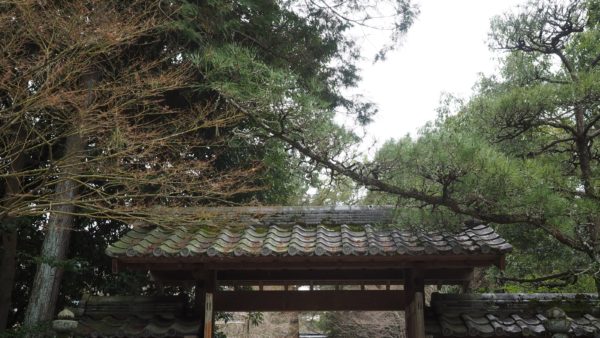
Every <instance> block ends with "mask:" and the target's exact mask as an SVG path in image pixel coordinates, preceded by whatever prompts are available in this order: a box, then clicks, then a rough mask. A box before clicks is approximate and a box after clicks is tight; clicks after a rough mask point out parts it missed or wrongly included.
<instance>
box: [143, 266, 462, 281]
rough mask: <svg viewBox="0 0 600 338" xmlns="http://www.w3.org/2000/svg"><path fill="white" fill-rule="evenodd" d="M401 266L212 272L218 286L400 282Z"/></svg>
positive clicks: (438, 273)
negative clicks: (391, 267)
mask: <svg viewBox="0 0 600 338" xmlns="http://www.w3.org/2000/svg"><path fill="white" fill-rule="evenodd" d="M472 272H473V269H472V268H434V269H425V270H423V274H424V278H425V283H426V284H431V285H436V284H456V285H462V284H463V283H465V282H466V281H469V280H470V279H471V278H472ZM207 273H208V272H207V271H206V270H179V271H171V270H152V271H151V274H152V277H153V279H154V280H156V281H160V282H163V283H169V282H173V283H177V282H181V281H198V280H204V279H205V278H207V276H206V275H207ZM404 275H405V274H404V270H403V269H331V270H325V269H307V270H299V269H293V270H290V269H280V270H270V269H261V270H221V271H216V279H217V283H218V284H220V285H258V283H261V282H267V283H269V285H276V284H280V285H283V284H290V285H306V284H311V283H313V284H321V285H333V284H348V285H357V284H358V285H361V284H388V283H390V284H404V279H405V277H404Z"/></svg>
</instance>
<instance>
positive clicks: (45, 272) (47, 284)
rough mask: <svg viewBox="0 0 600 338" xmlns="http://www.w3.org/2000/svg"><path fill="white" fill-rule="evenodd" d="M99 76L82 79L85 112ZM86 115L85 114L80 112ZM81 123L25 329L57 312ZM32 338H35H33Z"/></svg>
mask: <svg viewBox="0 0 600 338" xmlns="http://www.w3.org/2000/svg"><path fill="white" fill-rule="evenodd" d="M97 77H98V74H96V73H90V74H88V75H86V76H84V77H83V78H82V84H83V85H84V86H85V87H86V89H87V98H86V102H85V107H84V108H86V109H87V108H89V107H90V106H91V105H92V103H93V99H94V95H93V87H94V85H95V84H96V82H97V80H98V79H97ZM79 113H80V114H82V115H83V114H85V113H86V112H85V111H82V112H79ZM80 123H81V121H78V120H77V118H75V119H74V124H73V127H74V131H73V134H72V135H70V136H68V137H67V139H66V145H65V148H66V150H65V154H64V157H63V160H64V162H63V163H64V168H62V172H61V174H62V175H64V177H63V179H62V180H60V181H58V183H57V184H56V187H55V192H54V193H55V200H56V206H55V207H53V208H51V210H50V216H49V219H48V224H47V230H46V235H45V237H44V243H43V244H42V250H41V254H40V256H41V257H42V259H43V261H42V262H41V263H40V264H39V265H38V269H37V271H36V274H35V277H34V280H33V285H32V288H31V290H32V291H31V295H30V297H29V303H28V304H27V310H26V312H25V321H24V324H25V326H29V327H34V326H36V325H39V324H42V323H43V322H47V321H49V320H51V319H52V318H53V316H54V313H55V311H56V301H57V299H58V292H59V290H60V283H61V280H62V275H63V270H64V269H63V268H62V267H61V266H60V265H57V264H56V263H59V264H60V263H61V262H62V261H64V260H65V258H66V257H67V251H68V248H69V240H70V239H71V227H72V223H73V212H74V210H75V203H73V201H74V200H75V199H76V198H77V194H78V191H77V190H78V184H77V183H76V182H75V181H74V180H73V179H72V177H73V176H76V175H77V174H78V173H79V170H80V165H79V164H80V163H81V161H82V159H81V155H82V152H83V150H84V146H85V145H84V142H83V139H82V136H81V135H80V134H79V130H78V128H81V127H82V126H81V125H79V124H80ZM31 336H32V337H33V336H34V335H31Z"/></svg>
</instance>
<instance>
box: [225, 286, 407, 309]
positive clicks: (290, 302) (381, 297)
mask: <svg viewBox="0 0 600 338" xmlns="http://www.w3.org/2000/svg"><path fill="white" fill-rule="evenodd" d="M404 298H405V297H404V292H403V291H402V290H352V291H350V290H327V291H219V292H215V294H214V310H215V311H224V312H236V311H400V310H403V309H404V306H405V300H404Z"/></svg>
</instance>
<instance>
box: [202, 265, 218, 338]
mask: <svg viewBox="0 0 600 338" xmlns="http://www.w3.org/2000/svg"><path fill="white" fill-rule="evenodd" d="M216 283H217V281H216V273H215V272H214V271H209V272H208V274H207V277H206V280H205V281H204V338H213V337H214V336H215V314H214V312H213V309H214V306H213V295H214V292H215V287H216Z"/></svg>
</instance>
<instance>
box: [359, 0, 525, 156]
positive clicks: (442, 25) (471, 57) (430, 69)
mask: <svg viewBox="0 0 600 338" xmlns="http://www.w3.org/2000/svg"><path fill="white" fill-rule="evenodd" d="M523 2H524V1H523V0H416V3H417V4H419V6H420V9H421V14H420V15H419V17H418V18H417V20H416V22H415V23H414V25H413V26H412V27H411V28H410V30H409V31H408V34H407V35H406V36H405V38H404V40H403V44H402V46H401V47H400V48H398V50H397V51H395V52H393V53H391V54H389V55H388V58H387V59H386V61H384V62H379V63H376V64H374V65H373V64H372V62H371V61H365V62H364V63H363V64H362V69H363V70H362V78H363V80H362V82H361V84H360V87H359V92H360V93H362V94H363V95H365V96H367V97H368V98H370V99H371V100H372V101H374V102H375V103H377V105H378V106H379V113H378V114H377V115H376V116H375V118H374V122H373V123H371V125H370V126H369V127H368V128H367V137H366V138H365V143H366V144H371V143H372V142H373V140H376V141H377V144H378V145H381V144H382V143H383V142H385V141H386V140H387V139H390V138H398V137H402V136H404V135H406V134H407V133H410V134H411V135H412V136H415V135H416V133H417V131H418V129H419V128H420V127H421V126H423V124H425V123H426V122H427V121H429V120H432V119H434V118H435V116H436V112H435V109H436V107H437V106H438V103H439V99H440V94H441V93H443V92H448V93H452V94H455V95H458V96H461V97H465V98H466V97H469V95H470V93H471V87H472V86H473V85H474V84H475V82H476V80H477V78H478V73H485V74H490V73H492V72H493V71H494V70H495V68H496V66H495V62H494V57H496V56H497V54H495V53H494V52H492V51H490V50H489V49H488V44H487V34H488V32H489V26H490V24H489V23H490V19H491V18H492V17H493V16H495V15H499V14H502V13H504V12H505V11H507V10H510V9H514V8H515V7H516V6H517V4H519V3H523ZM376 40H377V36H375V37H373V36H371V37H370V38H367V39H366V40H364V41H363V46H364V48H363V50H364V52H365V53H366V54H365V55H369V56H370V55H373V54H374V51H375V50H376V49H374V48H373V45H375V44H376V43H377V41H376Z"/></svg>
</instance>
